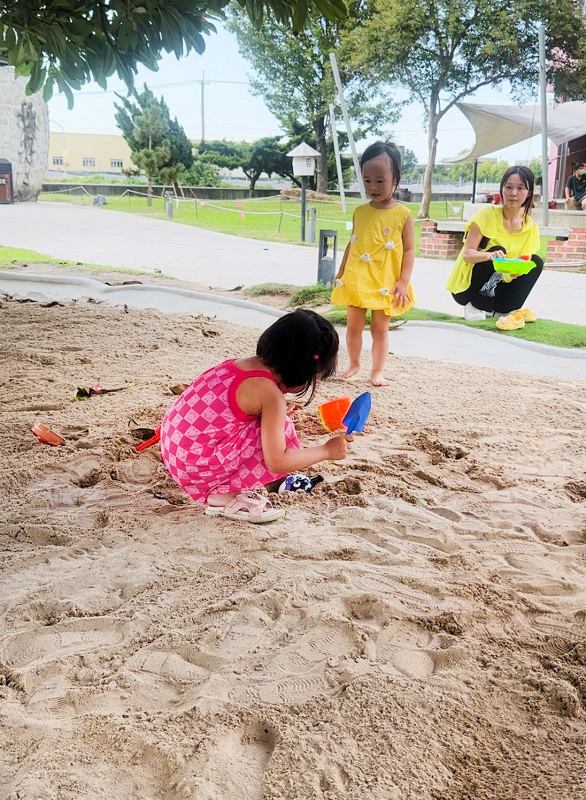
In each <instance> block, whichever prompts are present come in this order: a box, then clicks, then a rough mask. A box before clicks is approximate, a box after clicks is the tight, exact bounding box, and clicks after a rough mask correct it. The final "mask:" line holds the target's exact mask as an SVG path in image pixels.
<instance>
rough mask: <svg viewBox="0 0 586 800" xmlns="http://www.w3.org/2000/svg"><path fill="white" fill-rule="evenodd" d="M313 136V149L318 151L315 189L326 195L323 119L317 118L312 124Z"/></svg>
mask: <svg viewBox="0 0 586 800" xmlns="http://www.w3.org/2000/svg"><path fill="white" fill-rule="evenodd" d="M313 132H314V134H315V149H316V150H318V151H319V157H318V159H317V181H316V189H317V191H318V192H323V193H324V194H327V191H328V148H327V142H326V124H325V117H318V118H317V119H316V120H314V123H313Z"/></svg>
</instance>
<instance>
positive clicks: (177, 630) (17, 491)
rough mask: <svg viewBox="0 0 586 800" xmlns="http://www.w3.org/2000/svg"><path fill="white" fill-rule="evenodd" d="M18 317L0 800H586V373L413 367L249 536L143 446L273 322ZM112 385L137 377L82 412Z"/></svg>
mask: <svg viewBox="0 0 586 800" xmlns="http://www.w3.org/2000/svg"><path fill="white" fill-rule="evenodd" d="M0 312H1V313H0V351H1V357H0V370H1V375H0V395H1V409H2V425H1V428H0V447H1V456H2V457H1V460H0V493H1V496H2V498H3V503H2V512H1V515H2V516H1V530H0V545H1V556H0V558H1V571H0V675H1V676H2V685H1V686H0V786H1V788H0V799H1V800H40V798H42V800H61V799H63V800H78V799H79V798H88V800H89V798H92V800H95V799H96V798H104V799H105V798H108V800H129V799H133V798H136V799H137V800H139V798H140V800H155V799H159V798H164V799H165V800H175V798H189V797H191V798H194V799H195V800H261V798H264V799H265V800H282V799H284V798H288V799H291V800H338V798H340V799H344V800H367V799H368V800H411V798H413V800H428V799H429V800H432V799H433V800H465V799H466V798H468V799H469V800H472V799H474V800H484V799H485V798H494V800H497V799H498V800H513V798H514V799H515V800H533V798H535V800H537V798H539V800H543V798H547V800H567V798H582V797H586V781H585V778H584V752H585V746H586V711H585V705H586V637H585V627H586V474H585V468H586V439H585V432H584V431H585V424H584V422H585V419H586V385H585V384H577V383H576V384H572V383H567V382H564V383H557V382H555V381H552V380H545V379H542V380H538V379H533V380H532V379H529V378H527V377H525V376H518V377H517V376H515V375H511V374H510V373H507V375H506V376H501V375H499V374H498V373H496V372H491V371H488V370H482V369H479V368H472V367H454V366H450V365H443V364H438V363H432V362H427V361H424V360H415V359H414V360H397V359H392V361H391V363H390V365H389V374H390V375H391V376H392V377H393V383H392V385H391V386H390V387H389V388H387V389H384V390H380V391H377V392H376V394H375V396H374V411H373V415H372V417H371V421H370V423H369V426H368V428H367V432H366V435H364V436H363V437H361V438H359V439H358V440H357V441H356V443H355V445H354V447H353V451H352V455H351V457H350V458H349V459H348V460H347V461H346V462H344V463H338V464H326V465H322V467H321V469H320V471H321V472H322V473H323V474H324V476H325V477H326V483H325V484H322V485H321V486H320V487H318V488H317V489H316V491H315V493H314V494H313V495H311V496H298V495H290V496H287V497H286V498H283V499H281V498H277V499H276V502H280V503H282V504H283V505H285V506H286V508H287V516H286V518H285V519H284V520H283V521H278V522H276V523H274V524H272V525H269V526H264V527H261V526H258V527H255V526H251V525H246V524H244V523H233V522H229V521H227V520H219V519H217V518H213V519H212V518H208V517H205V516H204V515H203V513H202V511H201V510H200V509H199V508H198V507H196V506H195V505H194V504H192V503H191V501H189V500H188V499H187V498H186V497H184V496H182V495H181V493H180V492H179V490H177V489H176V488H174V487H173V485H172V484H171V483H170V481H169V480H168V479H167V477H166V474H165V471H164V468H163V467H162V465H161V463H160V461H159V460H158V457H157V452H156V449H154V450H151V451H148V452H146V453H143V454H142V455H140V456H137V455H136V454H135V453H134V451H133V444H134V443H135V441H136V439H135V438H134V437H133V435H132V434H131V432H130V427H132V426H135V425H136V426H140V425H151V426H153V425H155V424H156V423H157V421H158V420H159V419H160V416H161V414H162V411H163V410H164V408H165V407H166V406H167V405H168V404H169V403H170V402H171V401H172V395H171V393H170V390H169V387H170V386H172V385H174V384H177V383H184V382H188V381H190V380H191V379H192V378H193V377H194V376H195V375H196V374H197V373H198V372H200V371H201V370H202V369H204V368H205V367H207V366H209V365H211V364H213V363H216V362H218V361H220V360H221V359H223V358H225V357H229V356H240V355H245V354H247V353H248V352H252V350H253V346H254V342H255V335H254V333H253V332H250V331H249V330H245V329H236V328H235V327H234V326H228V325H225V324H220V323H218V322H215V321H212V322H210V321H206V320H204V319H197V318H195V317H186V316H183V317H181V316H172V317H164V316H163V315H161V314H159V313H157V312H153V311H130V312H129V313H125V312H124V311H123V310H121V309H114V308H110V307H107V306H99V305H95V304H70V305H68V306H59V305H53V306H51V307H43V306H42V305H40V304H37V303H16V302H14V301H6V300H5V301H3V302H2V303H1V304H0ZM216 334H217V335H216ZM367 374H368V373H367V372H366V371H365V377H366V375H367ZM96 381H100V382H101V383H102V385H103V386H104V387H119V386H126V385H128V388H126V389H125V390H124V391H121V392H118V393H114V394H107V395H102V396H97V397H92V398H91V399H90V400H86V401H81V402H74V401H73V397H74V395H75V391H76V388H77V387H78V386H82V387H83V386H90V385H91V384H93V383H95V382H96ZM364 388H366V384H362V383H361V382H360V381H359V382H357V383H356V384H355V385H353V386H352V387H348V385H347V384H342V383H340V382H337V381H332V382H330V383H329V384H326V385H324V386H323V387H322V388H321V390H320V397H321V398H327V397H332V396H335V395H339V394H345V393H351V394H357V393H358V392H359V391H360V390H363V389H364ZM39 421H41V422H46V423H48V424H49V425H51V426H52V427H53V428H54V429H56V430H58V431H60V432H61V433H62V434H63V435H64V436H65V438H66V440H67V443H66V445H65V446H63V447H60V448H52V447H49V446H46V445H41V444H38V443H37V442H36V440H35V439H34V438H33V436H32V435H31V433H30V427H31V425H32V424H34V423H35V422H39ZM299 430H300V432H301V434H302V436H303V438H304V439H305V440H306V441H307V442H311V441H316V440H317V439H318V438H319V437H320V436H321V435H322V434H321V432H320V429H319V425H318V423H317V420H316V416H315V411H314V407H313V406H311V407H310V408H308V409H307V410H305V411H304V412H302V414H301V417H300V420H299Z"/></svg>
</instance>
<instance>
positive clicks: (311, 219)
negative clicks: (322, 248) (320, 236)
mask: <svg viewBox="0 0 586 800" xmlns="http://www.w3.org/2000/svg"><path fill="white" fill-rule="evenodd" d="M316 226H317V208H316V207H315V206H311V207H310V208H308V209H307V233H306V235H305V241H306V242H315V229H316Z"/></svg>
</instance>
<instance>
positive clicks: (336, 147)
mask: <svg viewBox="0 0 586 800" xmlns="http://www.w3.org/2000/svg"><path fill="white" fill-rule="evenodd" d="M330 123H331V125H332V141H333V143H334V153H335V155H336V170H337V173H338V190H339V192H340V205H341V206H342V211H343V213H344V214H345V213H346V193H345V191H344V173H343V172H342V159H341V158H340V145H339V144H338V131H337V130H336V115H335V113H334V104H333V103H330Z"/></svg>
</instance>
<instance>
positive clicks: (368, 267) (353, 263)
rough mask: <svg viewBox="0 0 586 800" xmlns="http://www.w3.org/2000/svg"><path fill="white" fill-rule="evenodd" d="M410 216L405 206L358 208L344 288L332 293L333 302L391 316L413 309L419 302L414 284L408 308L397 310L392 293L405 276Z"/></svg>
mask: <svg viewBox="0 0 586 800" xmlns="http://www.w3.org/2000/svg"><path fill="white" fill-rule="evenodd" d="M408 217H409V210H408V209H407V208H405V206H401V205H394V206H392V207H391V208H373V207H372V206H371V205H370V203H368V204H366V205H363V206H358V208H357V209H356V210H355V211H354V218H353V228H352V238H351V239H350V247H349V250H348V258H347V259H346V266H345V267H344V274H343V275H342V281H343V285H342V286H336V287H335V288H334V290H333V291H332V303H334V304H335V305H337V306H357V307H358V308H368V309H370V310H371V311H384V312H385V314H386V315H387V316H388V317H393V316H398V315H399V314H402V313H403V312H404V311H407V310H408V309H410V308H411V306H412V305H413V303H414V302H415V295H414V293H413V286H412V285H411V283H409V284H408V286H407V297H408V301H409V302H408V303H407V305H405V306H403V307H400V308H399V307H397V306H396V305H395V302H394V297H393V295H392V294H391V292H392V290H393V288H394V287H395V284H396V283H397V281H398V280H399V278H400V276H401V265H402V261H403V226H404V225H405V222H406V220H407V218H408Z"/></svg>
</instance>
